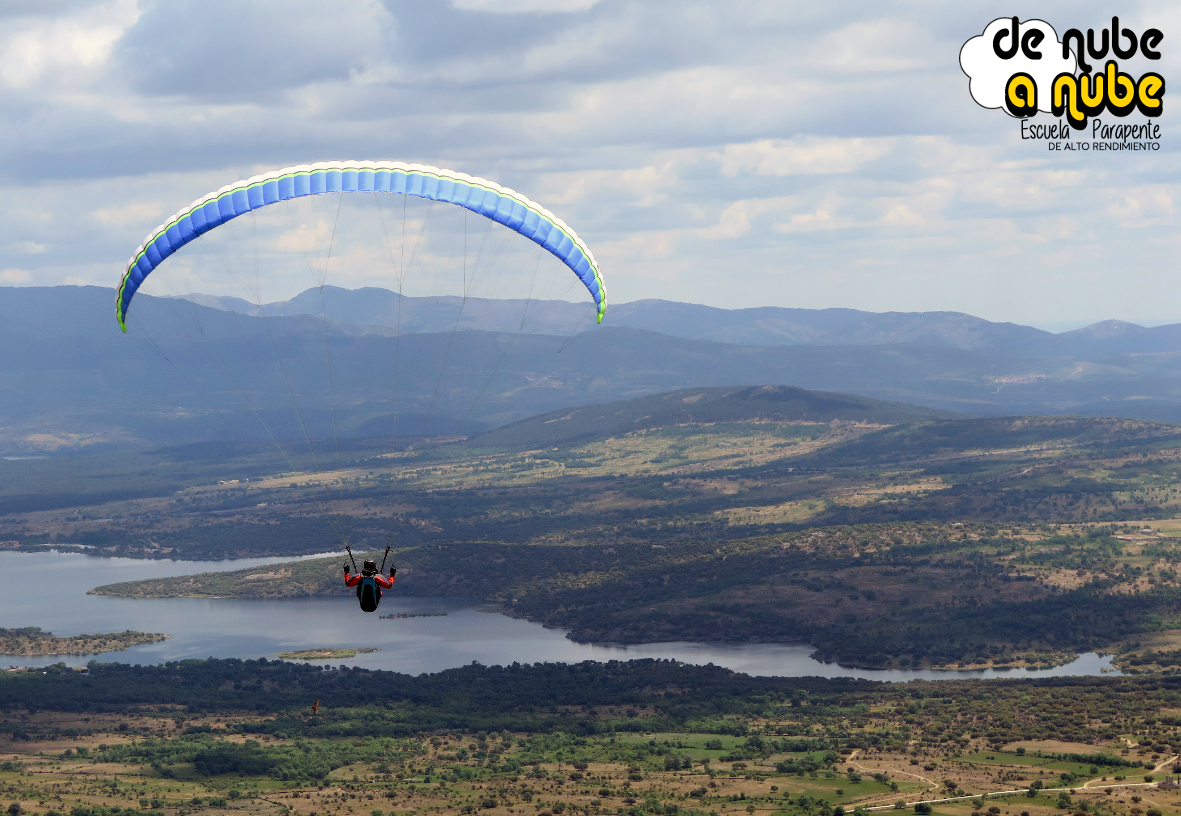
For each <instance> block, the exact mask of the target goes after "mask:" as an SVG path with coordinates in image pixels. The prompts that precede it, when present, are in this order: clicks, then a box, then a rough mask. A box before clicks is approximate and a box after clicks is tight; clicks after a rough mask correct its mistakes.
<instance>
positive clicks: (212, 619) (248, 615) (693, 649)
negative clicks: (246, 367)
mask: <svg viewBox="0 0 1181 816" xmlns="http://www.w3.org/2000/svg"><path fill="white" fill-rule="evenodd" d="M309 557H321V556H309ZM290 560H292V559H290V558H282V559H280V558H247V559H238V560H233V561H216V562H208V561H205V562H197V563H194V562H185V561H144V560H138V559H127V558H98V557H94V556H88V555H84V554H81V553H77V552H53V553H32V554H30V553H15V552H0V627H4V628H13V627H19V626H40V627H41V628H42V629H44V630H46V631H50V632H53V633H54V634H55V635H76V634H83V633H92V634H93V633H105V632H121V631H123V630H125V629H138V630H140V631H145V632H163V633H165V634H168V635H171V636H172V637H171V638H170V639H169V640H166V641H164V642H162V643H154V644H150V645H147V646H137V647H135V648H132V649H128V650H126V651H123V652H106V653H103V654H101V655H76V656H67V657H61V656H54V657H45V658H33V657H16V656H0V661H3V662H4V663H7V664H12V665H20V666H41V665H47V664H50V663H57V662H63V661H64V662H65V663H67V664H69V665H76V666H77V665H85V664H86V663H88V662H89V661H91V660H102V661H118V662H121V663H140V664H152V663H162V662H164V661H168V660H182V659H185V658H204V657H239V658H251V659H253V658H259V657H266V658H274V657H276V656H277V655H278V653H279V652H282V651H289V650H297V649H311V648H318V647H326V646H330V647H339V648H356V647H370V648H376V649H379V650H380V651H378V652H374V653H371V654H364V655H358V656H357V657H356V658H353V659H349V660H334V661H331V662H332V663H333V664H334V665H340V664H348V665H354V666H363V667H366V668H371V669H389V670H392V671H399V672H405V673H408V674H419V673H422V672H437V671H441V670H442V669H448V668H454V667H456V666H463V665H466V664H468V663H471V662H473V661H476V662H479V663H483V664H485V665H505V664H510V663H514V662H518V663H540V662H565V663H575V662H579V661H583V660H631V659H635V658H645V657H653V658H671V659H674V660H680V661H684V662H686V663H697V664H705V663H713V664H715V665H718V666H725V667H727V668H730V669H734V670H735V671H741V672H746V673H748V674H754V675H767V676H779V677H802V676H819V677H862V678H868V679H872V680H892V681H897V680H915V679H949V678H959V677H1052V676H1060V675H1095V674H1100V673H1105V674H1118V672H1113V671H1112V669H1111V657H1110V655H1108V656H1101V655H1097V654H1094V653H1090V654H1085V655H1081V656H1080V657H1079V659H1078V660H1076V661H1074V662H1073V663H1071V664H1069V665H1066V666H1059V667H1057V668H1053V669H1043V670H1039V671H1032V672H1031V671H1025V670H1012V671H998V670H982V671H972V672H946V671H931V670H917V671H907V670H901V669H891V670H885V671H871V670H859V669H843V668H841V667H840V666H837V665H835V664H832V665H826V664H824V663H820V662H818V661H815V660H813V659H812V658H810V657H809V656H808V655H809V654H810V653H811V651H812V649H811V648H810V647H808V646H804V645H797V646H780V645H770V644H755V645H734V646H731V645H722V644H710V643H658V644H646V645H639V646H614V645H587V644H579V643H574V642H573V641H571V640H567V639H566V637H565V635H566V633H565V631H564V630H559V629H546V628H544V627H542V626H541V625H540V624H536V623H529V622H528V621H523V620H516V619H514V618H509V617H506V616H504V615H501V614H498V613H496V612H495V611H493V610H491V609H489V608H488V607H487V606H485V605H482V604H481V603H479V602H475V601H472V600H470V599H462V598H406V597H399V596H398V595H397V594H395V593H386V596H385V598H384V599H383V600H382V604H381V609H380V611H379V612H378V613H377V614H372V615H366V614H364V613H362V612H360V611H358V609H357V602H356V597H355V595H353V592H352V591H351V590H347V589H345V588H344V587H343V586H342V587H341V597H340V598H339V599H336V598H308V599H301V600H285V601H274V600H258V601H252V600H198V599H195V598H175V599H157V600H129V599H125V598H108V597H102V596H97V595H87V594H86V591H87V590H89V589H92V588H94V587H96V586H99V585H101V584H110V583H115V582H117V581H131V580H137V579H141V578H159V577H164V576H170V575H189V574H192V573H195V572H217V571H228V570H237V569H244V568H246V567H251V566H256V565H260V564H270V563H275V562H278V561H290ZM426 612H435V613H446V614H445V615H434V616H430V617H415V618H400V619H393V620H391V619H382V618H380V617H378V615H390V614H421V613H426Z"/></svg>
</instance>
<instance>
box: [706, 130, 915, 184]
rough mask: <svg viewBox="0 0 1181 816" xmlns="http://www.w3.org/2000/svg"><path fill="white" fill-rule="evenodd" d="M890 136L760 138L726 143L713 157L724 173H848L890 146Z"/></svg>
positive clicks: (884, 152) (775, 174) (871, 160)
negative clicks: (755, 140)
mask: <svg viewBox="0 0 1181 816" xmlns="http://www.w3.org/2000/svg"><path fill="white" fill-rule="evenodd" d="M893 143H894V140H893V139H892V138H883V139H834V138H819V137H815V136H813V137H806V138H802V139H793V140H787V139H760V140H759V141H757V142H748V143H746V144H730V145H726V147H725V148H724V149H723V150H722V152H721V153H720V154H716V155H715V156H714V157H712V158H714V159H715V160H716V161H717V162H718V163H719V164H720V165H721V168H722V172H723V173H724V174H725V175H727V176H736V175H738V174H739V173H753V174H755V175H760V176H790V175H818V174H828V173H852V172H854V171H855V170H857V168H859V167H861V166H862V165H865V164H869V163H871V162H875V161H877V160H878V159H880V158H882V156H884V155H886V154H887V153H888V152H889V151H890V148H891V147H892V146H893Z"/></svg>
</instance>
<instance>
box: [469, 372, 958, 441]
mask: <svg viewBox="0 0 1181 816" xmlns="http://www.w3.org/2000/svg"><path fill="white" fill-rule="evenodd" d="M964 416H965V415H964V414H956V413H953V412H951V411H939V410H936V409H933V408H922V407H919V406H917V405H907V404H905V403H900V402H886V401H885V400H876V399H870V398H869V397H857V396H853V395H852V394H838V393H835V392H831V391H808V390H805V389H803V388H795V387H793V386H787V385H759V386H749V385H748V386H729V387H724V386H723V387H713V388H687V389H683V390H679V391H673V392H671V393H667V394H652V395H651V396H646V397H636V398H634V399H628V400H619V401H617V402H610V403H607V404H606V405H583V406H580V407H578V408H569V409H565V410H561V411H553V412H550V413H548V414H542V415H541V416H536V417H530V418H529V419H524V420H521V421H520V422H514V423H512V424H511V425H505V426H503V427H501V428H496V429H494V430H491V431H487V432H485V433H483V434H480V435H479V436H476V437H474V438H473V439H472V440H471V441H472V443H473V444H476V445H487V446H489V447H510V446H520V447H530V446H535V445H536V446H539V447H540V446H547V445H558V444H571V443H578V442H590V441H593V440H597V439H609V438H611V437H614V436H622V435H623V434H626V433H631V432H634V431H644V430H650V429H652V428H663V427H667V426H669V425H683V424H695V423H697V424H700V423H717V422H749V421H752V420H754V421H760V420H761V421H773V422H801V421H803V422H817V423H820V422H832V421H833V420H846V421H851V422H865V423H870V424H873V425H896V424H899V423H903V422H914V421H916V420H920V419H960V418H963V417H964Z"/></svg>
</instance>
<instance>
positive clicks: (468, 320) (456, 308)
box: [185, 286, 1181, 354]
mask: <svg viewBox="0 0 1181 816" xmlns="http://www.w3.org/2000/svg"><path fill="white" fill-rule="evenodd" d="M185 297H186V299H188V300H190V301H192V302H194V303H198V304H201V305H203V306H209V307H211V308H215V309H221V310H225V311H233V312H235V313H238V314H242V315H248V316H253V317H257V316H264V315H266V316H274V317H290V316H295V315H304V316H311V317H318V318H326V319H328V320H331V321H334V322H338V323H349V324H356V325H357V326H364V327H368V329H369V331H381V330H399V329H400V331H402V332H410V333H413V332H430V331H437V330H438V327H439V325H440V324H442V325H445V326H448V327H451V326H453V325H454V326H458V327H459V328H460V329H470V330H479V331H495V332H510V333H511V332H514V331H516V330H517V328H518V325H519V322H520V315H521V313H522V311H523V310H524V308H525V307H524V306H523V303H524V301H520V300H490V299H485V298H467V299H466V300H465V299H463V298H459V297H409V296H403V295H400V294H398V293H397V292H392V291H390V290H388V289H380V288H376V287H364V288H361V289H342V288H340V287H336V286H324V287H322V288H315V289H308V290H306V291H304V292H301V293H300V294H298V295H296V296H295V297H293V298H291V299H290V300H287V301H280V302H273V303H264V304H258V305H256V304H253V303H251V302H250V301H247V300H243V299H241V298H233V297H215V296H212V295H202V294H190V295H187V296H185ZM533 315H534V316H533V317H532V318H531V319H532V320H534V321H536V322H537V323H538V326H539V329H538V330H540V331H542V332H544V333H551V334H569V332H570V327H571V326H577V325H578V324H579V320H580V319H581V320H582V321H583V324H582V325H581V326H580V328H581V329H584V330H585V329H586V328H588V326H587V325H586V321H587V320H588V319H589V309H588V308H587V307H586V305H585V304H578V303H568V302H566V301H539V302H537V303H536V306H535V307H534V313H533ZM603 326H619V327H624V328H629V329H641V330H644V331H653V332H658V333H660V334H665V335H668V336H670V337H683V338H685V339H689V340H712V341H714V342H718V343H729V344H735V345H745V346H881V345H898V344H908V345H924V346H949V347H951V348H958V349H996V350H1005V351H1019V352H1027V353H1030V352H1033V353H1040V354H1080V353H1095V352H1104V351H1106V352H1112V353H1153V352H1159V351H1174V350H1176V351H1181V323H1178V324H1173V325H1168V326H1156V327H1152V328H1145V327H1144V326H1137V325H1136V324H1134V323H1128V322H1125V321H1122V320H1105V321H1102V322H1099V323H1095V324H1093V325H1090V326H1087V327H1085V328H1081V329H1076V330H1074V331H1068V332H1063V333H1061V334H1054V333H1051V332H1048V331H1043V330H1042V329H1037V328H1034V327H1032V326H1022V325H1020V324H1017V323H995V322H992V321H988V320H984V319H983V318H979V317H973V316H972V315H969V314H964V313H962V312H865V311H860V310H858V309H789V308H781V307H777V306H763V307H759V308H753V309H719V308H717V307H714V306H704V305H700V304H696V303H677V302H674V301H669V300H637V301H633V302H631V303H621V304H617V305H612V306H610V307H609V308H608V309H607V315H606V317H605V319H604V320H603Z"/></svg>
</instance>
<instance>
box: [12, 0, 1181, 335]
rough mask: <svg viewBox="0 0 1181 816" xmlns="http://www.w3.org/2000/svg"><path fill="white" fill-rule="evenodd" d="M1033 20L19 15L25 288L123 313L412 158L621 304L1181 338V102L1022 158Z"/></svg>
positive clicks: (67, 10)
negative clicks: (190, 221) (149, 267)
mask: <svg viewBox="0 0 1181 816" xmlns="http://www.w3.org/2000/svg"><path fill="white" fill-rule="evenodd" d="M1120 6H1121V7H1120V8H1119V9H1118V11H1120V12H1121V18H1120V20H1121V26H1124V27H1130V28H1131V29H1132V30H1134V31H1135V32H1137V33H1140V32H1142V31H1144V30H1145V29H1147V28H1150V27H1155V28H1158V29H1160V30H1161V31H1162V32H1163V33H1164V35H1165V36H1164V40H1163V41H1162V43H1161V44H1160V46H1159V50H1160V52H1161V55H1162V58H1161V59H1160V60H1159V61H1151V62H1150V61H1149V60H1147V59H1146V58H1144V57H1143V56H1140V55H1137V56H1136V57H1133V58H1131V59H1128V60H1124V61H1122V62H1121V65H1120V68H1121V70H1125V71H1127V72H1129V73H1130V74H1132V75H1133V77H1138V76H1139V75H1140V74H1142V73H1144V72H1145V71H1149V70H1153V71H1156V72H1158V73H1160V74H1161V75H1162V76H1164V77H1165V78H1166V81H1167V82H1172V81H1178V82H1181V71H1179V70H1178V66H1179V65H1181V4H1176V3H1164V2H1159V3H1140V4H1137V3H1122V4H1120ZM1112 9H1113V6H1111V5H1110V4H1101V3H1095V2H1074V1H1073V0H1072V2H1023V3H1021V4H1020V12H1019V13H1020V14H1021V15H1022V20H1025V19H1029V18H1038V19H1041V20H1043V21H1045V22H1047V23H1048V24H1049V25H1050V26H1052V27H1053V29H1054V30H1055V31H1056V32H1057V33H1058V35H1059V36H1061V35H1062V34H1063V33H1064V32H1065V30H1066V29H1068V28H1071V27H1075V28H1079V29H1082V30H1083V31H1084V32H1085V31H1086V30H1087V28H1094V29H1096V30H1099V29H1100V28H1102V27H1104V26H1107V25H1109V24H1110V14H1111V12H1112ZM1014 11H1015V7H1014V6H1012V5H1007V4H1001V3H994V2H979V3H945V2H929V3H923V2H881V1H880V0H875V2H841V1H840V0H836V1H835V2H828V3H815V2H787V1H786V0H769V1H767V2H763V1H761V0H724V2H723V1H722V0H718V1H716V2H702V1H701V0H669V1H668V2H664V0H638V1H636V2H632V1H631V0H598V1H597V2H596V1H595V0H450V1H448V0H167V1H166V2H164V1H162V2H151V1H150V0H98V1H97V2H96V1H94V0H5V2H3V3H0V285H7V286H12V285H18V286H29V285H33V286H40V285H58V284H98V285H103V286H112V287H113V286H115V285H117V283H118V280H119V277H120V275H121V274H122V272H123V268H124V266H125V264H126V263H127V259H128V258H129V256H130V255H131V253H132V251H133V250H134V249H135V248H136V247H137V246H138V245H139V244H140V242H141V241H142V240H143V239H144V237H145V236H146V235H147V234H148V232H149V231H150V230H152V229H153V228H154V227H155V226H157V225H158V224H159V223H160V222H162V221H163V220H164V219H165V218H166V217H167V216H169V215H171V214H172V213H173V212H175V211H176V210H178V209H180V208H181V207H182V206H184V205H186V204H188V203H189V202H190V201H192V200H194V199H196V198H198V197H200V196H202V195H203V194H205V193H207V192H210V191H212V190H214V189H217V188H218V187H221V186H222V185H224V184H227V183H230V182H232V181H234V180H237V179H239V178H245V177H248V176H250V175H254V174H256V173H260V172H264V171H267V170H271V169H275V168H280V167H284V166H287V165H292V164H300V163H308V162H314V161H326V160H341V159H386V160H401V161H408V162H422V163H426V164H433V165H437V166H441V167H447V168H451V169H454V170H458V171H462V172H465V173H469V174H472V175H476V176H481V177H485V178H489V179H492V180H494V181H496V182H498V183H500V184H503V185H506V186H508V187H511V188H513V189H515V190H518V191H520V192H522V193H524V194H525V195H527V196H529V197H530V198H532V199H534V200H535V201H538V202H540V203H542V204H543V205H545V206H546V207H548V208H549V209H550V210H552V211H553V212H555V213H556V214H557V215H559V216H560V217H561V218H563V219H564V220H565V221H566V222H568V223H569V224H570V225H571V226H572V227H574V229H575V230H576V231H577V232H578V234H579V235H580V236H581V237H582V238H583V239H584V240H585V241H586V243H587V244H588V245H589V246H590V247H591V249H592V250H593V251H594V253H595V256H596V258H597V259H598V262H599V265H600V268H601V270H602V273H603V276H604V278H605V279H606V281H607V284H608V289H609V293H610V296H611V300H612V301H613V302H616V303H619V302H627V301H632V300H637V299H641V298H663V299H666V300H678V301H687V302H693V303H706V304H711V305H715V306H720V307H724V308H744V307H752V306H768V305H770V306H785V307H804V308H826V307H851V308H858V309H866V310H871V311H934V310H951V311H962V312H967V313H970V314H974V315H978V316H980V317H984V318H987V319H990V320H1003V321H1014V322H1019V323H1028V324H1034V325H1041V326H1046V327H1058V328H1067V327H1073V326H1078V325H1084V324H1086V323H1090V322H1093V321H1097V320H1102V319H1108V318H1119V319H1125V320H1131V321H1134V322H1140V323H1142V324H1149V325H1151V324H1159V323H1166V322H1178V321H1181V281H1178V280H1177V275H1176V258H1177V256H1178V250H1179V248H1181V246H1179V244H1181V239H1179V235H1178V229H1177V225H1178V200H1179V197H1181V189H1179V187H1178V177H1179V171H1181V163H1179V160H1178V148H1179V146H1181V140H1179V139H1178V132H1177V131H1178V114H1177V112H1176V111H1175V110H1174V108H1175V107H1176V106H1178V105H1181V101H1174V100H1173V99H1172V98H1171V97H1170V96H1169V95H1168V94H1167V93H1166V96H1165V103H1164V113H1163V115H1162V116H1160V117H1159V118H1158V119H1156V120H1155V121H1156V122H1157V123H1159V125H1160V128H1161V134H1162V135H1161V137H1160V139H1159V150H1156V151H1152V152H1136V153H1130V152H1129V153H1122V152H1121V153H1096V152H1085V153H1084V152H1081V151H1079V152H1065V151H1057V152H1051V151H1050V150H1048V148H1047V144H1046V142H1045V141H1029V140H1026V141H1023V140H1022V139H1021V131H1020V124H1019V122H1018V120H1016V119H1013V118H1011V117H1010V116H1009V115H1008V114H1006V113H1005V112H1003V111H1001V110H990V109H986V108H984V107H981V106H980V105H978V104H977V103H976V102H975V101H974V100H973V96H972V94H971V93H970V92H969V79H968V76H966V75H965V73H964V72H963V71H962V70H961V68H960V63H959V53H960V49H961V47H962V46H963V45H964V43H965V42H966V41H967V40H969V39H970V38H972V37H976V36H980V35H981V34H982V33H983V31H984V29H985V27H986V26H987V25H988V24H989V23H990V22H991V21H992V20H994V19H995V18H998V17H1005V16H1009V15H1011V14H1013V13H1014ZM1178 87H1181V86H1178ZM1100 118H1110V117H1109V116H1108V117H1104V116H1101V117H1100ZM1034 121H1036V122H1040V123H1048V122H1051V121H1053V118H1052V117H1051V116H1049V115H1048V114H1045V113H1042V114H1039V115H1038V117H1036V119H1035V120H1034ZM1123 121H1125V122H1127V123H1142V122H1144V121H1146V120H1145V118H1144V117H1143V116H1141V115H1139V114H1133V115H1132V116H1129V117H1128V118H1127V119H1126V120H1123ZM1072 138H1074V140H1075V141H1077V140H1078V136H1075V137H1072ZM1083 138H1084V139H1086V138H1088V137H1087V136H1083ZM164 271H166V270H165V269H163V268H162V270H161V273H162V272H164ZM157 274H160V273H157ZM332 282H333V283H335V284H337V285H342V286H350V287H352V286H360V285H371V284H372V283H373V282H374V281H373V280H372V276H368V277H367V276H365V275H363V274H360V273H358V274H357V275H356V276H351V273H348V272H347V271H346V272H345V273H344V274H343V275H342V276H341V277H339V278H337V279H334V280H333V281H332Z"/></svg>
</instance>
